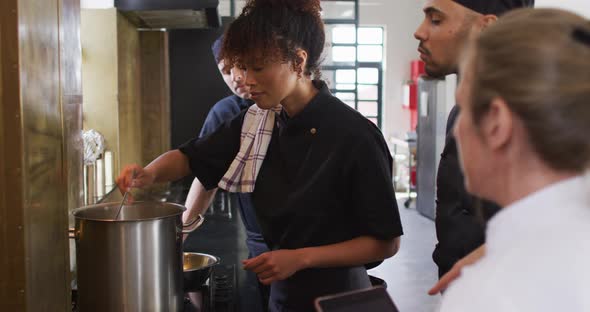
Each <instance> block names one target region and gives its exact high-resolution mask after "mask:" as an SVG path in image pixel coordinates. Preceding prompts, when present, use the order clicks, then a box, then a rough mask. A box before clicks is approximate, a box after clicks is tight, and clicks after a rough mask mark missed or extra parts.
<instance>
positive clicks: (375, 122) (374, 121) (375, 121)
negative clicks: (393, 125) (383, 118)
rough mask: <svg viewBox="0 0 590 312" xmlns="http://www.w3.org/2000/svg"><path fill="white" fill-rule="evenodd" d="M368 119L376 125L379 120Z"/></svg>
mask: <svg viewBox="0 0 590 312" xmlns="http://www.w3.org/2000/svg"><path fill="white" fill-rule="evenodd" d="M369 120H370V121H371V122H373V123H374V124H375V125H376V126H379V121H377V118H369Z"/></svg>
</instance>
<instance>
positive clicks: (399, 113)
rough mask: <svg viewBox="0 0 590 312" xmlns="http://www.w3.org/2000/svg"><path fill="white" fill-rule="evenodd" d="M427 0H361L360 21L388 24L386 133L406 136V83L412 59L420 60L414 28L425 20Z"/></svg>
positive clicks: (385, 101) (373, 24)
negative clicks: (424, 6)
mask: <svg viewBox="0 0 590 312" xmlns="http://www.w3.org/2000/svg"><path fill="white" fill-rule="evenodd" d="M422 4H423V1H419V0H360V13H359V15H360V24H361V25H363V26H384V27H385V36H386V38H385V49H386V55H385V72H384V78H385V79H384V83H385V84H384V90H385V98H384V101H383V117H384V118H383V127H382V128H383V134H384V136H385V138H389V137H390V136H397V137H400V138H403V137H404V136H405V133H406V131H408V130H409V129H410V113H409V111H408V110H404V109H403V108H402V104H401V101H402V84H403V83H404V82H405V81H406V80H408V79H409V78H410V61H411V60H413V59H418V53H417V52H416V49H417V48H418V41H417V40H416V39H414V31H415V30H416V27H418V25H419V24H420V23H421V22H422V18H423V13H422Z"/></svg>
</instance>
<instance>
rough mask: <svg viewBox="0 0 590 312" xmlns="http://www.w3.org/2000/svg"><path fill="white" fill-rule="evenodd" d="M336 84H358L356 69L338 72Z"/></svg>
mask: <svg viewBox="0 0 590 312" xmlns="http://www.w3.org/2000/svg"><path fill="white" fill-rule="evenodd" d="M336 83H356V72H355V71H354V69H339V70H337V71H336Z"/></svg>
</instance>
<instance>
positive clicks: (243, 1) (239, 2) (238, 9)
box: [236, 0, 246, 15]
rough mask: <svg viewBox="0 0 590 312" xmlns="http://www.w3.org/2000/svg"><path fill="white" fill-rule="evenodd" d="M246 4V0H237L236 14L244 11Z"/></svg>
mask: <svg viewBox="0 0 590 312" xmlns="http://www.w3.org/2000/svg"><path fill="white" fill-rule="evenodd" d="M245 6H246V0H236V15H240V13H242V9H243V8H244V7H245Z"/></svg>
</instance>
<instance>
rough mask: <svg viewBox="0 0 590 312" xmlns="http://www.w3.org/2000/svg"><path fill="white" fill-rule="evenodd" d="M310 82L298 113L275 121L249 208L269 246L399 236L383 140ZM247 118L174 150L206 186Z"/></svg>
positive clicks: (218, 173) (220, 171)
mask: <svg viewBox="0 0 590 312" xmlns="http://www.w3.org/2000/svg"><path fill="white" fill-rule="evenodd" d="M314 84H315V86H316V88H318V89H319V92H318V94H317V95H316V96H315V97H314V98H313V99H312V100H311V102H310V103H309V104H308V105H307V106H306V107H305V108H304V110H303V111H302V112H300V113H299V114H297V115H296V116H293V117H292V118H288V117H287V116H286V114H284V113H283V114H280V115H279V116H277V118H276V123H275V127H274V130H273V134H272V139H271V141H270V145H269V147H268V151H267V155H266V158H265V159H264V162H263V164H262V167H261V169H260V172H259V175H258V177H257V180H256V185H255V189H254V192H253V194H252V195H253V200H254V207H255V209H256V215H257V219H258V221H259V225H260V227H261V230H262V234H263V236H264V238H265V240H266V242H267V244H268V245H269V246H270V247H271V249H296V248H303V247H311V246H321V245H326V244H333V243H338V242H343V241H346V240H350V239H353V238H355V237H358V236H361V235H369V236H372V237H375V238H377V239H383V240H386V239H393V238H395V237H398V236H400V235H402V226H401V221H400V217H399V212H398V207H397V203H396V198H395V193H394V190H393V186H392V180H391V166H392V158H391V155H390V153H389V150H388V148H387V145H386V143H385V140H384V139H383V135H382V134H381V132H380V131H379V129H378V128H377V127H376V126H375V125H374V124H373V123H371V122H370V121H368V120H367V119H366V118H364V117H363V116H362V115H361V114H359V113H358V112H357V111H355V110H354V109H352V108H350V107H348V106H347V105H345V104H344V103H342V102H341V101H340V100H338V99H337V98H336V97H334V96H332V95H331V94H330V92H329V90H328V88H327V86H326V85H325V83H323V82H320V81H314ZM244 115H245V111H244V112H242V113H241V114H240V115H239V116H237V117H236V118H235V119H233V120H232V121H231V122H228V123H225V124H224V125H223V126H221V127H220V128H219V129H218V130H217V131H216V132H214V133H212V134H211V135H209V136H206V137H204V138H202V139H200V140H199V139H193V140H191V141H189V142H187V143H185V144H183V145H182V146H181V147H180V148H179V149H180V151H181V152H183V153H184V154H186V155H187V156H188V158H189V163H190V168H191V170H192V172H193V173H194V174H195V176H197V178H198V179H199V180H200V181H201V182H202V183H203V185H204V186H205V187H206V188H207V189H213V188H215V187H217V184H218V182H219V181H220V179H221V178H222V176H223V175H224V174H225V172H226V171H227V170H228V168H229V166H230V164H231V162H232V160H233V159H234V158H235V156H236V154H237V153H238V150H239V147H240V133H241V128H242V122H243V119H244Z"/></svg>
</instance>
